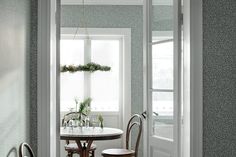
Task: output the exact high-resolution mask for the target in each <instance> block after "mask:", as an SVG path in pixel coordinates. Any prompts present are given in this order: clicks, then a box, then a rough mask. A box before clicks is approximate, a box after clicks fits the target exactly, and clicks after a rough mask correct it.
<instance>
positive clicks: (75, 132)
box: [60, 127, 123, 157]
mask: <svg viewBox="0 0 236 157" xmlns="http://www.w3.org/2000/svg"><path fill="white" fill-rule="evenodd" d="M122 134H123V131H122V130H120V129H116V128H107V127H104V128H103V129H102V128H100V127H95V128H93V127H88V128H86V127H82V128H81V127H77V128H70V127H67V128H64V127H61V129H60V138H61V140H74V141H75V142H76V143H77V145H78V148H79V150H81V151H78V153H79V154H80V157H89V150H90V147H91V145H92V143H93V141H94V140H113V139H118V138H120V137H121V136H122ZM81 141H86V143H87V145H85V144H84V145H83V146H82V142H81Z"/></svg>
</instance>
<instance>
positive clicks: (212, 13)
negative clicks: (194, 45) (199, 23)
mask: <svg viewBox="0 0 236 157" xmlns="http://www.w3.org/2000/svg"><path fill="white" fill-rule="evenodd" d="M203 105H204V110H203V128H204V130H203V152H204V157H234V156H236V1H235V0H227V1H218V0H203Z"/></svg>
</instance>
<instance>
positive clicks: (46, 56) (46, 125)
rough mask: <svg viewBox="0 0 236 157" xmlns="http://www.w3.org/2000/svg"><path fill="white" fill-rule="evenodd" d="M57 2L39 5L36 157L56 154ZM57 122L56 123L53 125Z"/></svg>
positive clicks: (51, 1)
mask: <svg viewBox="0 0 236 157" xmlns="http://www.w3.org/2000/svg"><path fill="white" fill-rule="evenodd" d="M59 8H60V0H40V1H38V56H37V57H38V58H37V62H38V63H37V66H38V67H37V76H38V77H37V88H38V89H37V137H38V138H37V139H38V141H37V147H38V150H37V152H38V153H37V156H38V157H57V156H60V154H59V152H60V151H59V146H60V145H59V140H60V130H59V129H60V128H59V123H60V121H59V120H60V118H59V115H60V114H59V109H60V104H59V101H57V100H59V93H58V91H59V90H58V89H56V87H58V86H57V84H58V83H59V80H58V79H57V78H59V77H57V76H56V75H58V74H59V71H60V69H59V68H58V67H60V66H58V64H59V55H58V54H59V51H58V47H59V44H58V43H59V42H58V41H59V34H60V32H59V29H58V28H59V27H60V22H59V20H60V14H59V13H60V11H59ZM55 122H56V123H55Z"/></svg>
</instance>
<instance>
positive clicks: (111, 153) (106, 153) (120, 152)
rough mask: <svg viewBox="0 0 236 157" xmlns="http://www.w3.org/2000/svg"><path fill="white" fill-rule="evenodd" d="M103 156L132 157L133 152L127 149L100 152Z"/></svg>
mask: <svg viewBox="0 0 236 157" xmlns="http://www.w3.org/2000/svg"><path fill="white" fill-rule="evenodd" d="M102 155H103V156H105V157H106V156H134V155H135V152H134V151H133V150H128V149H106V150H104V151H102Z"/></svg>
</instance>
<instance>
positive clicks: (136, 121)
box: [102, 114, 143, 157]
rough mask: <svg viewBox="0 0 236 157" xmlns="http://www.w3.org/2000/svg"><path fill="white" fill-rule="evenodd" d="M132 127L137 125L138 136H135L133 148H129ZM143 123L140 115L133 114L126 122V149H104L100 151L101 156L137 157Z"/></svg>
mask: <svg viewBox="0 0 236 157" xmlns="http://www.w3.org/2000/svg"><path fill="white" fill-rule="evenodd" d="M133 127H137V129H138V136H137V138H136V144H135V150H131V149H130V147H129V144H130V142H129V141H130V133H131V131H132V129H133ZM142 129H143V124H142V118H141V116H140V115H138V114H135V115H133V116H132V117H131V119H130V120H129V122H128V125H127V130H126V149H117V148H116V149H106V150H103V151H102V156H104V157H137V156H138V147H139V142H140V138H141V134H142Z"/></svg>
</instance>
